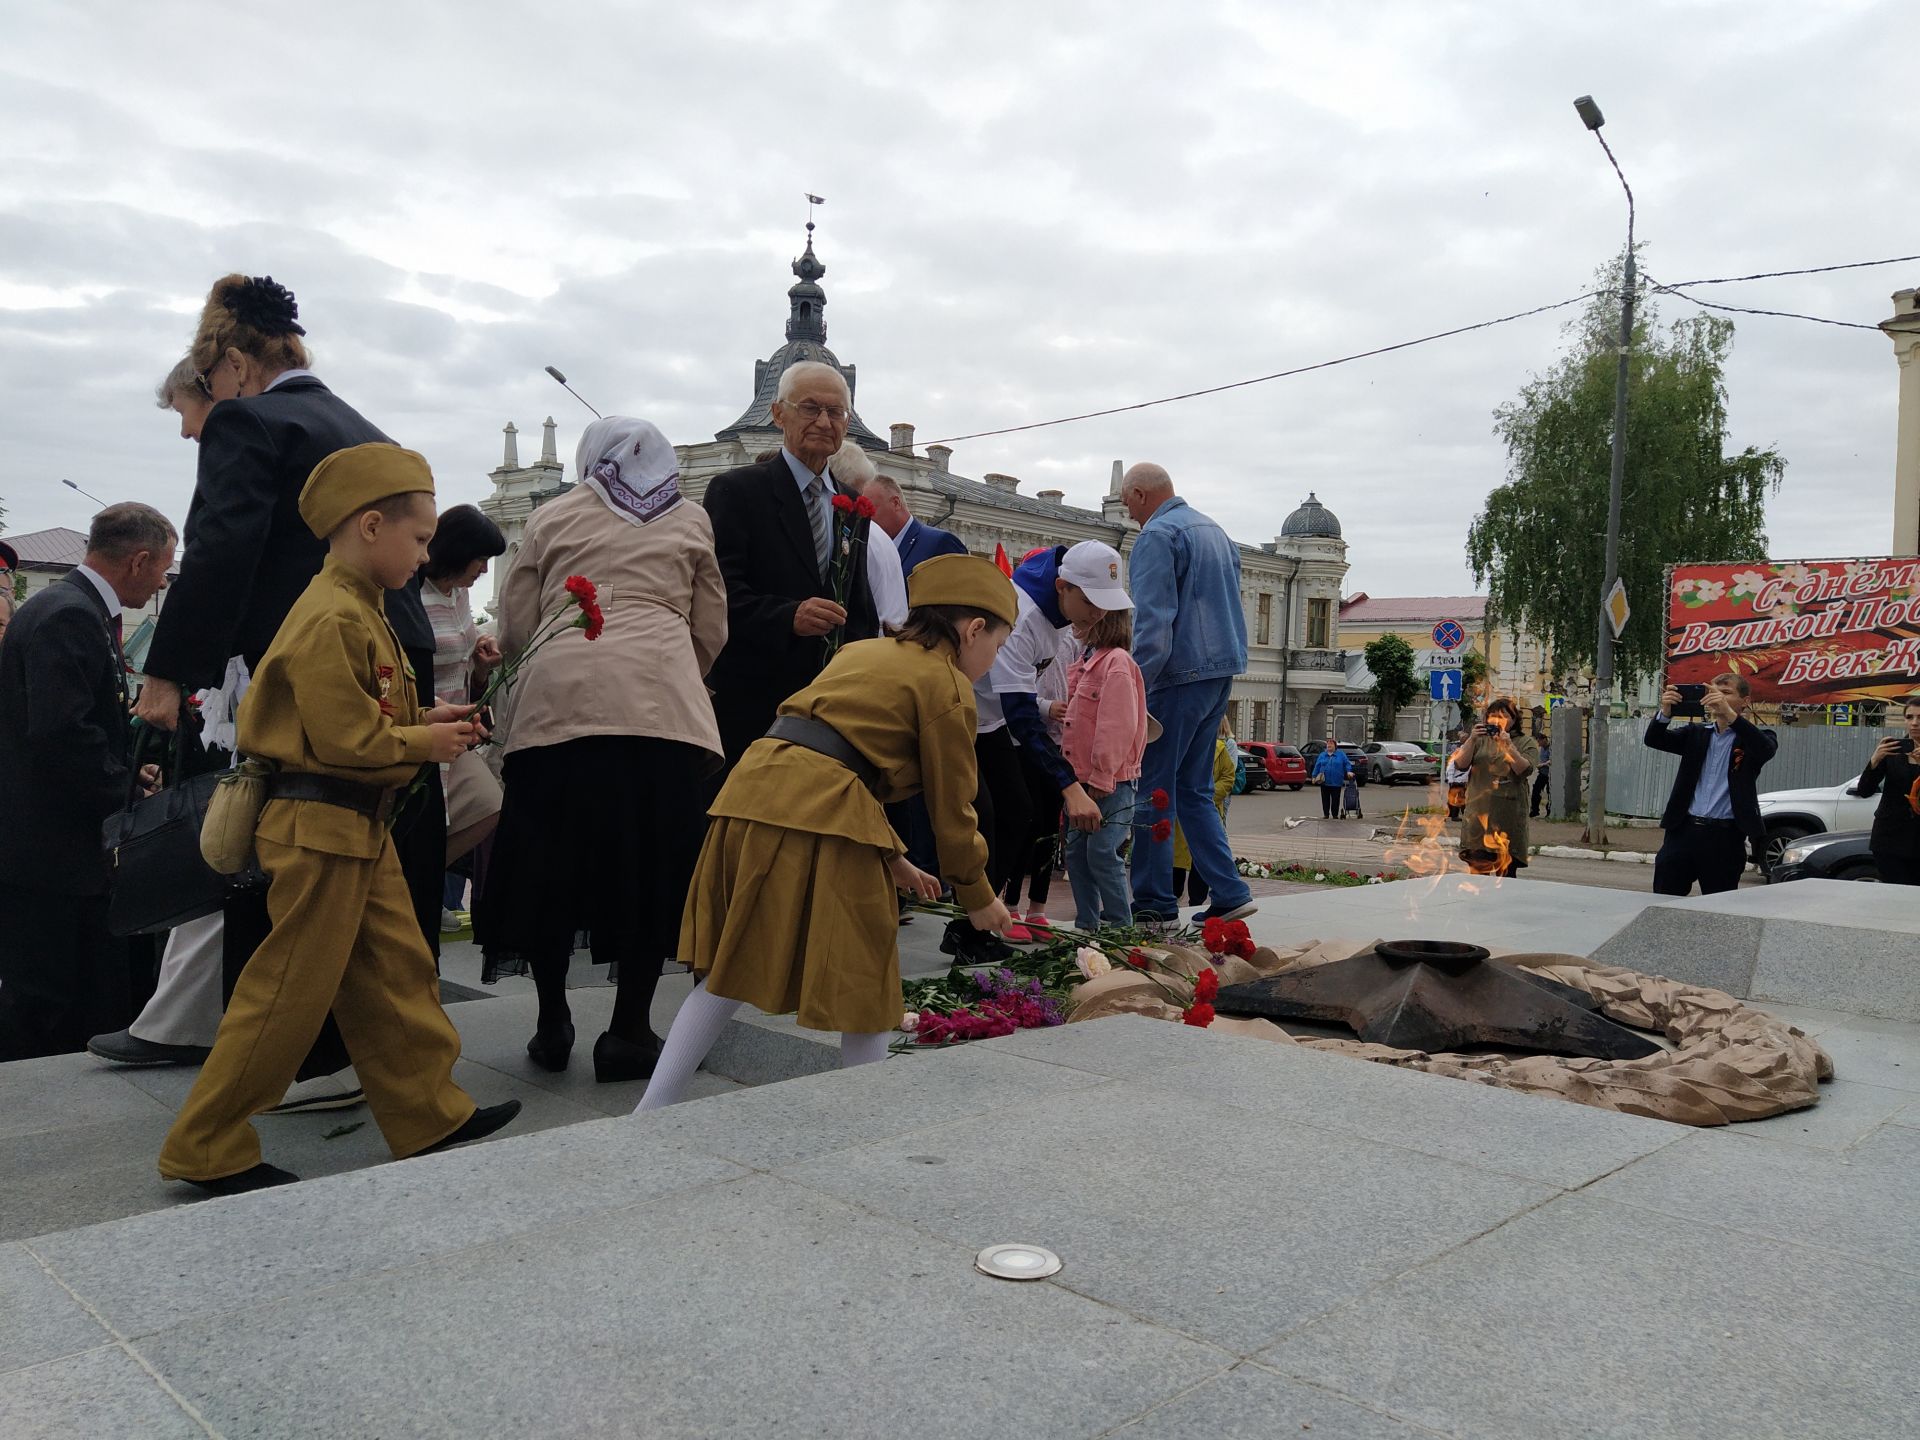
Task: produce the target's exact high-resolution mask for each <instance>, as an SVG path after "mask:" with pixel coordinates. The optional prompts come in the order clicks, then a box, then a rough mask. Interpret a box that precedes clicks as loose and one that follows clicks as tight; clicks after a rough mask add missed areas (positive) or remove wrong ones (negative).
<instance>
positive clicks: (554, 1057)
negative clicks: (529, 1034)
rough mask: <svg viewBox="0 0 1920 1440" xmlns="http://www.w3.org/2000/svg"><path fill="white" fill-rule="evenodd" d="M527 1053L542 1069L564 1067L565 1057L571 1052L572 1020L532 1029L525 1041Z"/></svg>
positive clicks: (565, 1065)
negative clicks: (562, 1023) (542, 1028)
mask: <svg viewBox="0 0 1920 1440" xmlns="http://www.w3.org/2000/svg"><path fill="white" fill-rule="evenodd" d="M527 1054H529V1055H531V1056H532V1057H533V1063H534V1064H536V1065H538V1066H539V1067H540V1068H541V1069H542V1070H556V1071H557V1070H564V1069H566V1068H567V1059H568V1057H570V1056H571V1055H572V1054H573V1022H572V1021H571V1020H569V1021H567V1023H566V1024H564V1025H555V1026H552V1027H551V1028H549V1029H545V1030H536V1031H534V1032H533V1038H532V1039H531V1040H529V1041H527Z"/></svg>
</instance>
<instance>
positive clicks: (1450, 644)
mask: <svg viewBox="0 0 1920 1440" xmlns="http://www.w3.org/2000/svg"><path fill="white" fill-rule="evenodd" d="M1433 643H1434V644H1436V645H1438V646H1439V647H1440V648H1441V649H1442V650H1445V651H1447V652H1448V653H1449V654H1451V653H1452V652H1453V651H1455V650H1458V649H1459V648H1460V647H1461V646H1462V645H1464V644H1466V643H1467V632H1466V629H1465V627H1464V626H1462V625H1461V623H1460V622H1459V621H1458V620H1442V621H1441V622H1440V623H1439V624H1438V625H1436V626H1434V627H1433Z"/></svg>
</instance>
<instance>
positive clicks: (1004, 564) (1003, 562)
mask: <svg viewBox="0 0 1920 1440" xmlns="http://www.w3.org/2000/svg"><path fill="white" fill-rule="evenodd" d="M993 563H994V564H995V565H997V566H999V567H1000V573H1001V574H1002V575H1004V576H1006V577H1007V578H1008V579H1009V580H1011V579H1012V578H1013V562H1012V561H1011V560H1009V559H1007V547H1006V546H1004V545H995V546H994V547H993Z"/></svg>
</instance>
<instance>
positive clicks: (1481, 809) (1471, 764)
mask: <svg viewBox="0 0 1920 1440" xmlns="http://www.w3.org/2000/svg"><path fill="white" fill-rule="evenodd" d="M1539 759H1540V748H1539V746H1538V745H1537V744H1536V743H1535V742H1534V739H1533V737H1532V736H1530V735H1522V734H1521V733H1520V710H1519V707H1518V706H1516V705H1515V704H1514V703H1513V701H1512V700H1510V699H1508V698H1507V697H1506V696H1505V695H1500V696H1496V697H1495V698H1494V700H1493V701H1492V702H1491V703H1490V704H1489V705H1488V706H1487V713H1486V715H1485V717H1484V718H1483V719H1482V720H1481V721H1480V723H1479V724H1478V725H1475V726H1474V727H1473V728H1472V729H1471V730H1469V731H1468V732H1467V738H1466V739H1465V740H1463V741H1462V742H1461V744H1460V748H1459V749H1457V750H1455V751H1454V752H1453V756H1452V760H1453V764H1454V765H1455V766H1456V767H1458V768H1459V769H1461V770H1464V771H1466V772H1467V807H1466V818H1465V820H1464V821H1463V823H1462V824H1461V826H1460V858H1461V859H1462V860H1465V861H1466V862H1467V864H1468V865H1469V866H1470V867H1472V869H1473V872H1474V874H1476V875H1503V876H1511V875H1515V874H1517V873H1519V870H1520V867H1521V866H1523V865H1525V864H1526V863H1527V779H1528V777H1529V776H1530V775H1532V773H1533V767H1534V766H1535V764H1537V763H1538V762H1539Z"/></svg>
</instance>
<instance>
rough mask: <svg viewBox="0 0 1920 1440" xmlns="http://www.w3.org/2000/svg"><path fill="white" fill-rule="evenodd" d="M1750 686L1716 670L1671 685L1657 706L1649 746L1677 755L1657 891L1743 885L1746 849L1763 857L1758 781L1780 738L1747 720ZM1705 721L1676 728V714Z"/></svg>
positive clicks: (1657, 860)
mask: <svg viewBox="0 0 1920 1440" xmlns="http://www.w3.org/2000/svg"><path fill="white" fill-rule="evenodd" d="M1751 696H1752V691H1751V688H1750V687H1749V686H1748V684H1747V681H1746V678H1745V677H1744V676H1741V675H1734V674H1726V675H1716V676H1715V677H1714V678H1713V681H1712V683H1710V684H1707V685H1669V686H1667V687H1666V689H1664V690H1662V691H1661V692H1660V711H1659V713H1658V714H1656V715H1655V716H1654V717H1653V719H1651V720H1649V721H1648V722H1647V733H1646V736H1645V742H1646V744H1647V745H1648V746H1649V747H1650V748H1652V749H1654V750H1665V751H1666V752H1667V753H1668V754H1671V755H1678V756H1679V757H1680V773H1679V774H1678V775H1677V776H1675V777H1674V782H1673V791H1672V793H1671V794H1670V795H1669V796H1668V797H1667V808H1666V812H1665V813H1664V814H1663V815H1662V816H1661V817H1660V828H1661V829H1662V830H1664V831H1665V832H1666V839H1665V841H1664V842H1663V843H1662V844H1661V846H1660V853H1659V854H1658V855H1657V856H1655V857H1654V862H1653V890H1654V893H1655V894H1656V895H1685V894H1688V893H1690V892H1691V891H1692V889H1693V886H1694V883H1695V882H1696V881H1698V882H1699V885H1700V893H1701V894H1702V895H1717V894H1719V893H1720V892H1721V891H1723V890H1732V889H1734V888H1736V887H1737V886H1738V885H1739V884H1740V872H1741V871H1743V870H1744V869H1746V865H1747V847H1748V845H1749V844H1751V845H1752V847H1753V853H1754V856H1755V859H1756V860H1757V861H1758V860H1760V857H1762V856H1764V855H1765V854H1766V830H1765V827H1764V826H1763V825H1762V824H1761V821H1760V796H1759V792H1758V787H1757V786H1756V784H1755V782H1756V781H1757V780H1758V778H1759V775H1760V770H1761V767H1762V766H1764V765H1765V764H1766V763H1767V761H1769V760H1771V759H1772V758H1773V755H1774V751H1775V750H1777V749H1778V748H1779V742H1778V741H1776V740H1775V739H1774V738H1773V736H1771V735H1769V734H1768V733H1767V732H1766V731H1764V730H1762V729H1760V728H1759V727H1758V726H1757V725H1755V724H1754V723H1753V722H1752V721H1751V720H1749V719H1747V716H1746V710H1747V706H1748V704H1749V703H1750V701H1751ZM1689 713H1691V714H1694V715H1698V716H1700V717H1701V718H1702V719H1703V720H1704V721H1706V722H1707V723H1705V724H1700V725H1687V726H1684V727H1679V728H1675V727H1674V726H1673V725H1672V723H1671V722H1672V721H1673V719H1674V717H1675V715H1676V714H1678V715H1687V714H1689Z"/></svg>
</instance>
